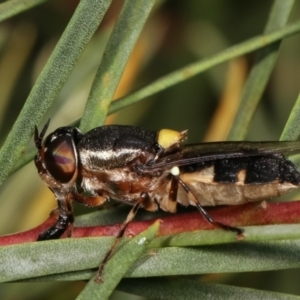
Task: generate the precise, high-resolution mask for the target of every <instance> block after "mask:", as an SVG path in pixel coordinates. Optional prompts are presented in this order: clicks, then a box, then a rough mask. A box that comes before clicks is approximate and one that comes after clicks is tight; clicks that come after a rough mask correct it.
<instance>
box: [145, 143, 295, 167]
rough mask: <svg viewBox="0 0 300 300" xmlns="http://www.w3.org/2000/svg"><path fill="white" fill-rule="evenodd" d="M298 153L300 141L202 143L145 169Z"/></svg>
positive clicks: (162, 159) (160, 159)
mask: <svg viewBox="0 0 300 300" xmlns="http://www.w3.org/2000/svg"><path fill="white" fill-rule="evenodd" d="M297 153H300V141H283V142H279V141H275V142H274V141H272V142H213V143H202V144H195V145H186V146H182V148H181V151H178V152H176V153H174V154H169V155H166V156H164V157H162V158H159V159H157V160H156V161H154V162H152V163H151V164H148V165H146V166H144V168H145V170H162V169H166V168H172V167H173V166H185V165H189V164H194V163H198V162H207V161H215V160H219V159H229V158H236V157H251V156H262V155H276V154H277V155H280V154H282V155H285V156H290V155H293V154H297Z"/></svg>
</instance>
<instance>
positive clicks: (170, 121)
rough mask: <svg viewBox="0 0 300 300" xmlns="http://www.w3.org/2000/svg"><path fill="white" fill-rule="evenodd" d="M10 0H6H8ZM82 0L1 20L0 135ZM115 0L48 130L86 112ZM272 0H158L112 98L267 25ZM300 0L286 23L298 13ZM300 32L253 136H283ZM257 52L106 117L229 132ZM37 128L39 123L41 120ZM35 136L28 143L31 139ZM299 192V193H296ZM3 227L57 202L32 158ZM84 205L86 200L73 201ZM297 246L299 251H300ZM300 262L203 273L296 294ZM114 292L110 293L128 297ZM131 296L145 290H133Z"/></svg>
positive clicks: (11, 294) (5, 192) (68, 292)
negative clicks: (273, 269)
mask: <svg viewBox="0 0 300 300" xmlns="http://www.w3.org/2000/svg"><path fill="white" fill-rule="evenodd" d="M2 2H4V1H2ZM77 3H78V1H75V0H65V1H61V0H50V1H48V2H46V3H45V4H43V5H41V6H38V7H35V8H33V9H31V10H29V11H27V12H25V13H22V14H20V15H18V16H15V17H13V18H11V19H9V20H7V21H4V22H2V23H1V24H0V84H1V89H0V142H1V143H3V142H4V141H5V137H6V135H7V133H8V132H9V130H10V128H11V126H12V125H13V123H14V121H15V119H16V117H17V116H18V114H19V112H20V109H21V108H22V106H23V104H24V101H25V99H26V98H27V96H28V94H29V92H30V89H31V87H32V85H33V84H34V82H35V80H36V78H37V76H38V74H39V73H40V72H41V70H42V68H43V66H44V65H45V62H46V61H47V59H48V57H49V55H50V54H51V51H52V50H53V48H54V46H55V44H56V42H57V41H58V39H59V38H60V36H61V34H62V32H63V30H64V28H65V27H66V25H67V23H68V21H69V19H70V17H71V16H72V13H73V12H74V9H75V8H76V5H77ZM122 3H123V1H121V0H115V1H113V4H112V6H111V8H110V9H109V11H108V13H107V15H106V17H105V19H104V21H103V22H102V24H101V26H100V28H99V29H98V31H97V33H96V35H95V36H94V37H93V39H92V41H91V43H90V44H89V47H88V48H87V49H86V51H85V53H84V55H83V56H82V58H81V60H80V62H79V63H78V65H77V66H76V68H75V70H74V72H73V73H72V75H71V77H70V78H69V80H68V82H67V84H66V85H65V86H64V88H63V90H62V91H61V93H60V96H59V98H58V99H57V101H56V102H55V104H54V106H53V107H52V108H51V110H50V111H49V113H48V115H47V116H46V117H45V121H46V120H47V119H48V118H49V117H50V118H51V124H50V130H49V131H51V130H53V129H55V128H57V127H59V126H64V125H67V124H70V123H71V122H73V121H75V120H76V119H78V118H80V116H81V114H82V111H83V108H84V105H85V101H86V99H87V96H88V93H89V89H90V86H91V83H92V80H93V76H94V74H95V71H96V68H97V66H98V64H99V62H100V58H101V54H102V52H103V50H104V48H105V45H106V42H107V39H108V37H109V34H110V32H111V30H112V27H113V25H114V22H115V19H116V17H117V16H118V13H119V11H120V9H121V6H122ZM272 3H273V1H269V0H265V1H259V0H251V1H250V0H245V1H238V0H226V1H224V0H190V1H180V0H172V1H171V0H169V1H158V3H157V6H156V7H155V9H154V11H153V13H152V15H151V16H150V18H149V19H148V21H147V23H146V25H145V28H144V30H143V32H142V34H141V37H140V39H139V41H138V43H137V45H136V48H135V50H134V52H133V54H132V56H131V59H130V61H129V63H128V67H127V69H126V71H125V73H124V76H123V79H122V82H121V83H120V86H119V88H118V91H117V93H116V95H115V98H119V97H121V96H123V95H126V94H128V93H130V92H131V91H134V90H136V89H138V88H141V87H143V86H145V85H147V84H148V83H151V82H152V81H154V80H156V79H157V78H159V77H161V76H163V75H165V74H168V73H170V72H172V71H175V70H177V69H178V68H181V67H183V66H185V65H187V64H189V63H192V62H194V61H196V60H199V59H200V58H202V57H206V56H210V55H212V54H215V53H218V52H219V51H221V50H223V49H225V48H227V47H229V46H231V45H234V44H236V43H240V42H242V41H244V40H247V39H249V38H251V37H253V36H256V35H259V34H261V33H262V32H263V30H264V26H265V24H266V22H267V18H268V14H269V12H270V8H271V5H272ZM299 17H300V3H299V2H296V5H295V8H294V10H293V13H292V15H291V17H290V22H292V21H293V20H299ZM299 53H300V39H299V36H297V35H295V36H292V37H289V38H288V39H286V40H284V41H283V43H282V45H281V48H280V53H279V57H278V60H277V63H276V66H275V69H274V71H273V73H272V76H271V79H270V81H269V84H268V86H267V89H266V91H265V93H264V95H263V99H262V101H261V103H260V105H259V108H258V111H257V113H256V115H255V117H254V119H253V121H252V124H251V127H250V130H249V133H248V136H247V139H249V140H278V139H279V136H280V134H281V131H282V130H283V127H284V124H285V122H286V121H287V118H288V116H289V113H290V111H291V109H292V107H293V105H294V102H295V100H296V98H297V96H298V94H299V86H300V79H299V78H300V76H299V75H300V74H299V73H300V71H299V70H300V56H299ZM253 59H254V54H253V53H251V54H249V55H247V56H244V57H241V58H238V59H235V60H234V61H230V62H229V63H226V64H222V65H220V66H217V67H214V68H212V69H211V70H209V71H207V72H204V73H202V74H200V75H198V76H195V77H193V78H192V79H189V80H186V81H185V82H183V83H180V84H178V85H175V86H173V87H172V88H169V89H166V90H165V91H162V92H160V93H158V94H156V95H154V96H152V97H150V98H148V99H146V100H145V101H142V102H140V103H139V104H136V105H133V106H131V107H128V108H126V109H124V110H122V111H120V112H119V113H117V114H115V115H113V116H110V117H109V118H108V120H107V122H108V123H115V124H129V125H138V126H143V127H147V128H150V129H160V128H173V129H177V130H183V129H189V142H201V141H204V140H206V141H208V140H224V139H226V135H227V133H228V130H229V128H230V124H231V121H232V119H233V116H234V113H235V110H236V108H237V106H238V100H239V97H240V93H241V89H242V87H243V84H244V80H245V79H246V77H247V73H248V71H249V69H250V68H251V64H252V62H253ZM38 125H39V126H40V127H41V126H42V125H43V124H38ZM32 146H33V143H32V145H30V146H29V147H32ZM295 197H296V196H295ZM0 199H1V201H0V234H1V235H4V234H8V233H13V232H16V231H20V230H26V229H29V228H32V227H34V226H36V225H38V224H40V223H41V222H42V221H43V220H45V219H46V218H47V217H48V214H49V212H50V211H51V209H53V208H54V207H55V206H56V203H55V201H54V198H53V196H52V193H51V192H50V191H48V189H47V188H46V187H45V186H44V185H43V183H42V182H41V180H40V179H39V177H38V175H37V172H36V170H35V167H34V165H33V163H30V164H29V165H27V166H25V167H24V168H23V169H21V170H20V171H18V172H17V173H15V174H14V175H13V176H11V177H10V178H9V180H7V182H6V183H5V184H4V185H3V186H2V187H1V190H0ZM76 211H78V213H80V208H79V207H77V206H76ZM299 255H300V254H299ZM299 276H300V270H297V269H296V270H286V271H277V272H260V273H245V274H238V275H235V274H221V275H220V274H213V275H207V276H204V278H203V279H204V280H205V281H210V282H222V283H228V284H233V285H237V286H245V287H252V288H258V289H267V290H272V291H280V292H286V293H291V294H298V295H299V294H300V286H299V282H298V281H299V280H298V278H299ZM84 285H85V283H84V282H71V283H12V284H1V285H0V298H1V299H20V300H21V299H41V298H43V299H45V300H46V299H49V300H50V299H74V298H75V296H76V295H77V294H78V293H79V292H80V290H81V289H82V288H83V287H84ZM125 297H126V296H125V294H123V293H119V292H116V293H115V294H114V295H113V296H112V298H111V299H126V298H125ZM127 299H140V298H138V297H136V298H135V297H133V296H132V295H129V296H128V298H127Z"/></svg>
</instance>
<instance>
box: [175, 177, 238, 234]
mask: <svg viewBox="0 0 300 300" xmlns="http://www.w3.org/2000/svg"><path fill="white" fill-rule="evenodd" d="M173 176H175V175H173ZM176 177H177V178H178V182H179V183H180V185H181V186H182V187H183V189H184V190H185V191H186V193H187V194H188V195H190V198H193V199H194V203H195V205H196V207H197V208H198V210H199V211H200V213H201V214H202V216H203V217H204V218H205V219H206V220H207V221H208V222H209V223H210V224H212V225H213V226H215V227H219V228H222V229H224V230H229V231H233V232H235V233H236V234H237V235H238V236H242V235H243V232H244V230H243V229H241V228H238V227H233V226H229V225H226V224H223V223H221V222H217V221H215V220H214V219H213V218H212V217H211V216H210V215H209V214H208V213H207V211H206V210H205V209H204V208H203V207H202V205H201V204H200V201H199V200H198V198H197V197H196V195H194V193H193V192H192V191H191V189H190V188H189V187H188V186H187V184H186V183H185V182H183V181H182V180H181V179H180V177H179V176H176Z"/></svg>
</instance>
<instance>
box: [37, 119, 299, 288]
mask: <svg viewBox="0 0 300 300" xmlns="http://www.w3.org/2000/svg"><path fill="white" fill-rule="evenodd" d="M48 125H49V122H48V123H47V124H46V125H45V126H44V128H43V129H42V131H41V132H40V133H38V130H37V128H35V136H34V140H35V144H36V147H37V149H38V153H37V155H36V156H35V165H36V167H37V170H38V173H39V175H40V177H41V179H42V180H43V181H44V182H45V183H46V184H47V185H48V187H49V188H50V190H51V191H52V192H53V193H54V195H55V198H56V200H57V203H58V210H59V217H58V219H57V221H56V224H55V225H53V226H52V227H50V228H49V229H47V230H46V231H45V232H43V233H41V234H40V235H39V236H38V239H37V240H38V241H41V240H49V239H57V238H59V237H61V236H62V234H63V233H65V232H67V234H68V236H71V234H72V226H73V221H74V218H73V210H72V203H73V201H77V202H80V203H82V204H83V205H86V206H90V207H95V206H99V205H101V204H103V203H104V202H106V201H107V200H109V198H112V199H115V200H117V201H120V202H125V203H127V204H130V205H132V209H131V211H130V212H129V214H128V216H127V218H126V220H125V221H124V223H123V224H122V226H121V229H120V231H119V233H118V235H117V238H116V240H115V242H114V244H113V245H112V246H111V248H110V250H109V251H108V252H107V254H106V256H105V258H104V260H103V261H102V263H101V265H100V267H99V270H98V273H97V277H96V281H98V282H101V281H102V272H103V267H104V265H105V263H106V262H107V261H108V259H109V258H110V257H111V255H112V253H113V250H114V249H115V247H116V245H117V244H118V241H119V240H120V239H121V238H122V236H123V234H124V231H125V229H126V227H127V225H128V224H129V223H130V222H131V221H132V220H133V218H134V216H135V215H136V213H137V211H138V209H140V208H144V209H146V210H148V211H156V210H158V209H159V208H160V209H163V210H165V211H168V212H171V213H175V212H176V208H177V204H178V203H180V204H181V205H185V206H188V205H193V206H196V207H197V208H198V210H199V211H200V213H201V214H202V215H203V216H204V218H205V219H206V220H207V221H208V222H209V223H211V224H212V225H214V226H215V227H219V228H223V229H225V230H231V231H233V232H236V234H237V235H242V233H243V230H242V229H241V228H237V227H231V226H228V225H226V224H223V223H220V222H218V221H215V220H214V219H213V218H212V217H211V216H210V215H209V214H208V213H207V212H206V211H205V209H204V208H203V207H204V206H215V205H236V204H242V203H247V202H251V201H259V200H263V199H266V198H270V197H277V196H279V195H281V194H283V193H286V192H288V191H290V190H292V189H294V188H297V187H298V186H299V184H300V173H299V172H298V171H297V169H296V167H295V165H294V164H293V163H292V162H291V161H289V160H288V159H287V158H286V157H285V156H288V155H291V154H295V153H299V152H300V142H299V141H291V142H214V143H203V144H195V145H183V143H182V142H183V141H184V140H185V139H186V137H187V131H182V132H178V131H173V130H168V129H162V130H160V131H150V130H146V129H143V128H140V127H132V126H121V125H108V126H101V127H97V128H95V129H92V130H91V131H89V132H88V133H86V134H82V133H81V132H80V130H79V129H78V128H74V127H61V128H58V129H57V130H55V131H54V132H52V133H50V134H49V135H48V136H47V137H46V138H45V140H44V142H43V139H44V136H45V133H46V130H47V128H48ZM87 194H88V195H89V196H86V195H87Z"/></svg>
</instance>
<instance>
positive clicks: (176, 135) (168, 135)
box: [157, 129, 187, 149]
mask: <svg viewBox="0 0 300 300" xmlns="http://www.w3.org/2000/svg"><path fill="white" fill-rule="evenodd" d="M186 136H187V131H186V130H185V131H182V132H179V131H175V130H171V129H161V130H160V131H159V133H158V137H157V142H158V143H159V145H160V146H161V147H162V148H163V149H167V148H170V147H172V146H173V145H175V144H178V143H180V142H181V141H182V140H183V139H184V138H185V137H186Z"/></svg>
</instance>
